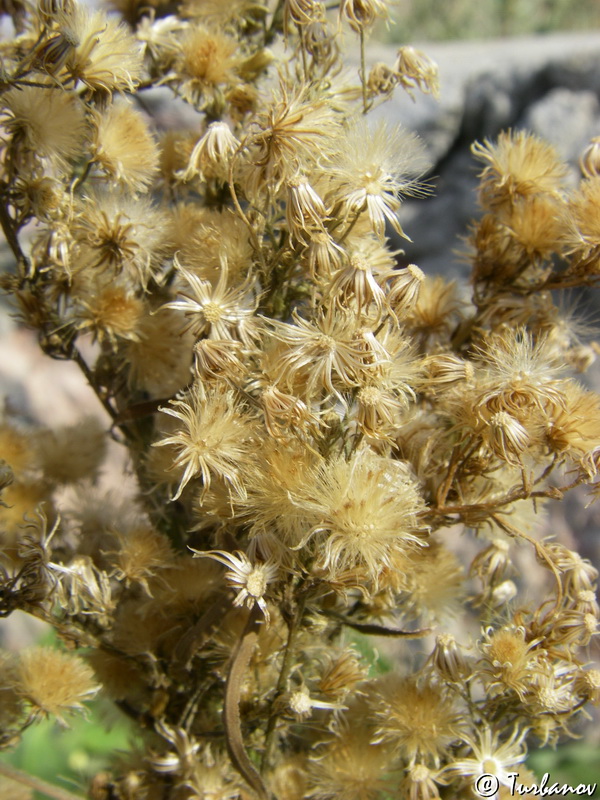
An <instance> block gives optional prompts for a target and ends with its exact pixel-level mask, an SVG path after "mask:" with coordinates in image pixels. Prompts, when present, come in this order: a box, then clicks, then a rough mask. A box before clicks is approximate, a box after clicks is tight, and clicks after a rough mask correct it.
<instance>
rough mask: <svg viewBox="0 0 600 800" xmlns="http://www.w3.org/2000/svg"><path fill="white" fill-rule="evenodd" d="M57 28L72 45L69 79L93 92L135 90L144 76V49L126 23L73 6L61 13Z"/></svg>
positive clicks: (67, 63)
mask: <svg viewBox="0 0 600 800" xmlns="http://www.w3.org/2000/svg"><path fill="white" fill-rule="evenodd" d="M57 29H58V32H59V35H60V37H62V39H63V40H64V42H65V43H66V45H68V48H69V49H68V52H67V55H66V58H65V60H64V69H65V72H66V74H67V76H68V77H69V79H71V80H72V81H74V82H75V83H77V82H79V81H81V83H83V84H84V85H85V86H87V87H88V89H91V90H92V91H98V92H107V93H109V94H110V93H112V92H113V91H125V90H129V91H133V89H134V87H135V85H136V83H138V81H139V79H140V77H141V72H142V48H141V45H139V44H138V42H136V40H135V39H134V37H133V36H132V35H131V34H130V33H129V32H128V30H127V28H126V27H125V25H124V24H123V23H122V22H120V21H119V20H118V19H116V18H114V17H108V16H107V15H106V14H105V12H104V11H101V10H91V9H88V8H86V7H85V6H81V5H73V6H72V8H70V9H68V10H67V11H64V12H62V13H61V14H59V15H57Z"/></svg>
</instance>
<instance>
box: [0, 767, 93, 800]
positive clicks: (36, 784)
mask: <svg viewBox="0 0 600 800" xmlns="http://www.w3.org/2000/svg"><path fill="white" fill-rule="evenodd" d="M0 775H4V777H5V778H10V780H11V781H16V782H17V783H21V784H23V786H29V788H30V789H34V790H35V791H36V792H40V794H44V795H46V797H52V798H53V800H83V798H82V797H81V796H80V795H78V794H72V793H71V792H68V791H67V790H66V789H61V788H60V786H55V785H54V784H52V783H47V782H46V781H45V780H42V778H36V777H35V776H34V775H29V773H27V772H22V770H20V769H17V768H16V767H12V766H11V765H10V764H6V763H5V762H3V761H0Z"/></svg>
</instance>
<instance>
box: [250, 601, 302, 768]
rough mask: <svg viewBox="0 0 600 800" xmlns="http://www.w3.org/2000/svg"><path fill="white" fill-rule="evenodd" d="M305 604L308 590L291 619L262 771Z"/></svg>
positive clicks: (274, 727) (273, 740)
mask: <svg viewBox="0 0 600 800" xmlns="http://www.w3.org/2000/svg"><path fill="white" fill-rule="evenodd" d="M305 605H306V592H305V591H304V592H302V594H301V596H300V600H299V602H298V606H297V607H296V613H295V614H294V616H293V617H292V619H291V620H290V623H289V627H288V638H287V642H286V645H285V653H284V654H283V662H282V664H281V671H280V672H279V679H278V681H277V687H276V689H275V694H274V696H273V701H272V703H271V716H270V717H269V721H268V723H267V729H266V731H265V749H264V752H263V757H262V762H261V765H260V769H261V772H264V771H265V769H266V768H267V767H268V766H269V761H270V759H271V752H272V750H273V746H274V744H275V733H276V726H277V712H276V710H275V709H276V707H277V701H278V700H279V698H280V697H281V696H282V695H283V693H284V692H285V689H286V686H287V681H288V678H289V677H290V672H291V671H292V667H293V665H294V655H295V652H294V651H295V644H296V636H297V633H298V629H299V627H300V623H301V621H302V617H303V615H304V607H305Z"/></svg>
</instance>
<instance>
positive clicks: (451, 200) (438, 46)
mask: <svg viewBox="0 0 600 800" xmlns="http://www.w3.org/2000/svg"><path fill="white" fill-rule="evenodd" d="M417 47H419V49H422V50H423V51H424V52H425V53H426V54H427V55H428V56H429V57H431V58H433V59H434V60H435V61H436V62H437V63H438V65H439V70H440V99H439V101H436V100H434V99H433V98H431V97H429V96H423V95H420V94H419V93H416V94H415V100H414V101H413V100H411V98H410V97H409V96H408V95H407V94H406V93H405V92H403V91H401V90H396V92H395V94H394V97H393V98H392V100H391V101H390V102H389V103H386V104H384V105H382V106H381V107H380V108H379V109H378V110H377V112H376V113H377V114H379V115H385V116H386V117H387V118H389V119H391V120H392V121H394V122H401V123H402V124H404V125H406V126H407V127H409V128H411V129H412V130H415V131H416V132H417V133H419V134H420V136H421V137H422V138H423V141H424V142H425V145H426V147H427V149H428V151H429V155H430V157H431V160H432V163H433V168H432V171H431V175H432V176H434V179H433V183H434V186H435V195H434V196H433V197H431V198H428V199H426V200H411V201H407V202H405V204H404V207H403V209H402V225H403V228H404V230H405V231H406V232H407V233H408V234H409V235H410V237H411V239H412V240H413V242H412V243H409V242H404V243H400V242H397V244H398V246H401V247H403V249H404V250H405V254H406V256H405V258H406V260H407V261H413V262H415V263H417V264H419V266H421V267H422V268H423V269H424V270H425V271H427V272H439V273H443V274H448V273H450V274H453V275H466V272H467V267H466V265H464V264H463V263H461V260H460V256H459V255H456V253H455V252H453V251H455V250H456V248H457V243H459V242H458V238H459V237H460V236H464V235H465V233H466V231H467V227H468V223H469V221H470V220H471V219H472V218H473V216H474V215H475V214H476V213H477V205H476V197H475V194H474V190H475V187H476V185H477V179H476V175H477V164H476V162H475V160H474V159H473V158H472V156H471V155H470V146H471V143H472V142H473V141H474V140H480V141H481V140H482V139H484V138H486V137H487V138H494V137H496V136H497V135H498V133H499V132H500V131H501V130H505V129H507V128H516V129H520V128H527V129H530V130H532V131H533V132H534V133H536V134H538V135H539V136H542V137H543V138H545V139H547V140H548V141H550V142H552V143H553V144H554V145H555V146H556V148H557V149H558V151H559V153H560V154H561V155H562V156H563V158H565V159H566V160H567V161H568V162H569V163H570V165H571V166H572V170H573V181H575V180H576V175H577V160H578V157H579V155H580V153H581V151H582V149H583V148H584V147H585V145H586V144H587V142H588V141H589V138H590V137H591V136H594V135H599V134H600V107H599V102H598V94H597V92H598V87H599V86H600V33H589V34H588V33H578V34H553V35H548V36H544V37H541V36H540V37H522V38H513V39H498V40H493V41H485V42H449V43H435V44H425V45H417ZM395 53H396V49H395V48H392V47H386V48H383V47H378V48H377V49H376V50H373V51H371V52H370V58H371V60H372V61H375V60H377V61H384V62H385V63H387V64H392V63H393V62H394V59H395Z"/></svg>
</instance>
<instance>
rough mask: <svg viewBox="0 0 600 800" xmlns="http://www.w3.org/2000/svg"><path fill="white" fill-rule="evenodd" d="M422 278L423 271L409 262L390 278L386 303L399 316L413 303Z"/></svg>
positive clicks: (416, 297) (423, 275)
mask: <svg viewBox="0 0 600 800" xmlns="http://www.w3.org/2000/svg"><path fill="white" fill-rule="evenodd" d="M424 280H425V273H424V272H423V271H422V270H421V269H419V267H417V265H416V264H409V265H408V267H406V268H405V269H401V270H399V271H398V272H397V273H396V274H395V276H394V277H393V278H392V280H391V281H390V293H389V296H388V303H389V304H390V306H391V307H392V308H393V309H394V311H396V312H397V314H398V315H399V316H401V317H402V316H404V315H405V314H406V313H407V312H408V311H410V310H411V309H412V307H413V306H414V305H415V303H416V302H417V300H418V297H419V290H420V288H421V284H422V283H423V281H424Z"/></svg>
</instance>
